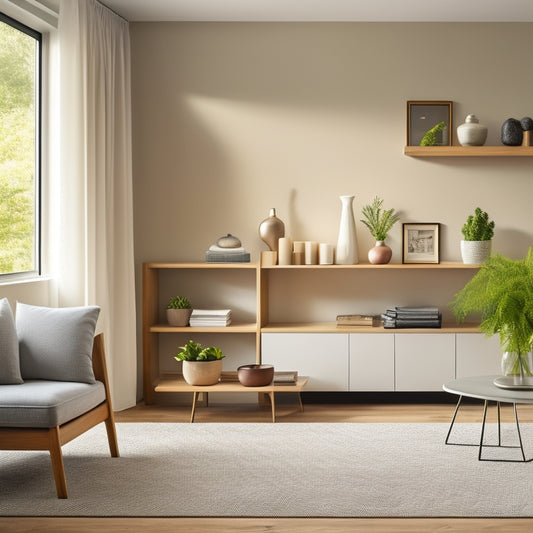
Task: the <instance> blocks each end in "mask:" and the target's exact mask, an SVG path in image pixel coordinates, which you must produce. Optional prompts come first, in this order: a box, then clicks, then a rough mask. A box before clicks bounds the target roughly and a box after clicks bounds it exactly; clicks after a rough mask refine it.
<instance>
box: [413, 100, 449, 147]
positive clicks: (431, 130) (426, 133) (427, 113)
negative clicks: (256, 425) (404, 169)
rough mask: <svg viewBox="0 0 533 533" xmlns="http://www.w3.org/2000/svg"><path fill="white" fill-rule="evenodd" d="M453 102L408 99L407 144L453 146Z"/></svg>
mask: <svg viewBox="0 0 533 533" xmlns="http://www.w3.org/2000/svg"><path fill="white" fill-rule="evenodd" d="M452 124H453V122H452V102H450V101H412V100H410V101H408V102H407V145H408V146H451V144H452Z"/></svg>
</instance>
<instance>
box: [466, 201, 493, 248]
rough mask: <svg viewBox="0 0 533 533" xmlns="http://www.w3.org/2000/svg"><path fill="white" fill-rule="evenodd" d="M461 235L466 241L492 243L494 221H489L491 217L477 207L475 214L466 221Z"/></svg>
mask: <svg viewBox="0 0 533 533" xmlns="http://www.w3.org/2000/svg"><path fill="white" fill-rule="evenodd" d="M461 233H462V234H463V236H464V238H465V239H464V240H465V241H490V240H491V239H492V237H494V220H489V215H488V214H487V213H486V212H485V211H483V210H481V208H479V207H476V209H475V211H474V214H473V215H470V216H469V217H468V218H467V219H466V222H465V224H464V225H463V227H462V229H461Z"/></svg>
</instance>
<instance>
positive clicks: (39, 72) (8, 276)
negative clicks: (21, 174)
mask: <svg viewBox="0 0 533 533" xmlns="http://www.w3.org/2000/svg"><path fill="white" fill-rule="evenodd" d="M0 22H2V23H5V24H8V25H9V26H11V27H13V28H15V29H16V30H18V31H21V32H22V33H25V34H26V35H28V36H30V37H32V38H33V39H35V41H36V43H37V51H36V61H37V68H36V73H35V74H36V75H35V139H34V141H35V170H34V172H35V176H34V199H35V214H34V241H35V242H34V254H35V258H34V265H33V266H34V268H33V269H31V270H24V271H22V272H9V273H0V283H2V282H4V281H16V280H19V279H20V280H22V279H25V278H30V277H38V276H41V273H42V257H41V255H42V146H43V140H42V134H43V117H42V101H43V34H42V33H41V32H39V31H37V30H35V29H33V28H31V27H29V26H27V25H26V24H24V23H22V22H20V21H19V20H17V19H15V18H13V17H10V16H9V15H6V14H5V13H3V12H1V11H0Z"/></svg>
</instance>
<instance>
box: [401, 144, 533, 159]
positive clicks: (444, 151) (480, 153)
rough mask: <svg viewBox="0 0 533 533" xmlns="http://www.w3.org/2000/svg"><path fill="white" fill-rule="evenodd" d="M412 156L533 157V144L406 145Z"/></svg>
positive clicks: (405, 152)
mask: <svg viewBox="0 0 533 533" xmlns="http://www.w3.org/2000/svg"><path fill="white" fill-rule="evenodd" d="M403 153H404V154H405V155H407V156H410V157H533V146H503V145H502V146H406V147H405V148H404V151H403Z"/></svg>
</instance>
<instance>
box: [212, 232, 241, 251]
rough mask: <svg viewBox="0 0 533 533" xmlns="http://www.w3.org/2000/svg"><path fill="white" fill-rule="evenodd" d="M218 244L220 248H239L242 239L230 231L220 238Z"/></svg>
mask: <svg viewBox="0 0 533 533" xmlns="http://www.w3.org/2000/svg"><path fill="white" fill-rule="evenodd" d="M217 246H218V247H220V248H239V247H240V246H241V241H240V239H238V238H237V237H235V236H234V235H232V234H231V233H228V234H227V235H226V236H225V237H220V239H218V241H217Z"/></svg>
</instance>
